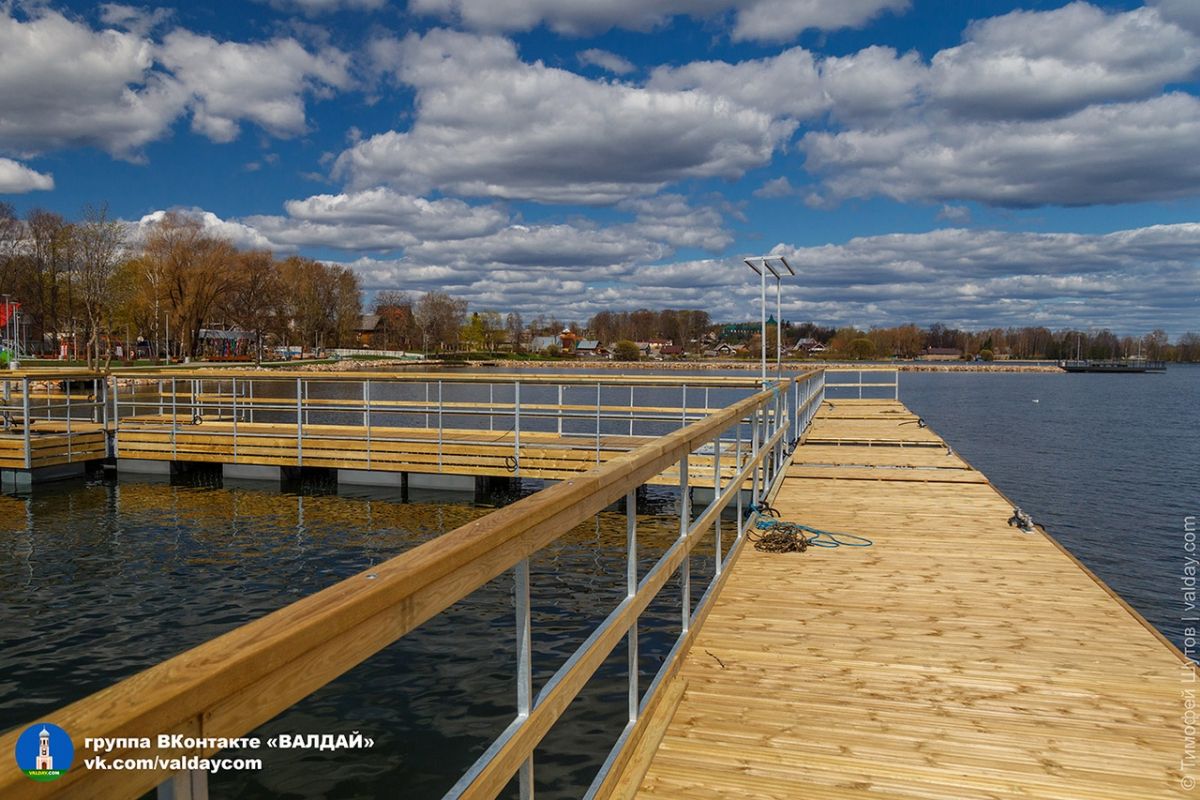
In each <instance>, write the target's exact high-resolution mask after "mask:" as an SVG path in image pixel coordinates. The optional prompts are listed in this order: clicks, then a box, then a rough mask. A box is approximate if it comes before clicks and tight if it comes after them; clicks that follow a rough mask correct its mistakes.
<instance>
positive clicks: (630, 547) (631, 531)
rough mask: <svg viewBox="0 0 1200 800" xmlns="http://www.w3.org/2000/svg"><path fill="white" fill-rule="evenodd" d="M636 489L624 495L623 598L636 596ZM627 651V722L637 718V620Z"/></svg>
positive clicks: (629, 638)
mask: <svg viewBox="0 0 1200 800" xmlns="http://www.w3.org/2000/svg"><path fill="white" fill-rule="evenodd" d="M637 584H638V556H637V489H634V490H633V491H631V492H629V493H628V494H626V495H625V596H626V597H633V596H634V595H636V594H637ZM626 637H627V641H628V648H627V649H628V650H629V721H630V722H636V721H637V718H638V701H639V699H640V698H639V689H640V687H639V685H638V620H637V619H635V620H634V621H633V623H632V624H631V625H630V626H629V633H628V634H626Z"/></svg>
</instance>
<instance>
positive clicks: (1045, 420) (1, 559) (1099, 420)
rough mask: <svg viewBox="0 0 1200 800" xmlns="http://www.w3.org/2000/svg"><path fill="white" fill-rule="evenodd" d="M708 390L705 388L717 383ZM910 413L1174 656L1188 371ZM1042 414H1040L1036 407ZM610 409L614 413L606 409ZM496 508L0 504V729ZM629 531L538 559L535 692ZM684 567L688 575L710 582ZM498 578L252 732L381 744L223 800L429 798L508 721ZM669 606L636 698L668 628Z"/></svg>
mask: <svg viewBox="0 0 1200 800" xmlns="http://www.w3.org/2000/svg"><path fill="white" fill-rule="evenodd" d="M707 374H711V373H707ZM901 398H902V399H903V400H904V401H905V402H906V403H908V404H909V406H910V407H911V408H912V409H913V410H914V411H916V412H917V413H919V414H921V415H922V416H924V417H925V418H926V420H928V421H929V423H930V424H931V425H932V427H933V428H934V430H936V431H937V432H938V433H939V434H941V435H942V436H943V437H945V438H946V439H947V440H948V441H949V442H950V443H951V444H952V445H953V446H954V448H955V449H956V450H957V451H958V452H959V453H960V454H961V455H962V456H963V457H965V458H966V459H967V460H968V461H970V462H971V463H972V464H974V465H975V466H976V467H977V468H979V469H980V470H982V471H983V472H984V473H985V474H986V475H988V477H989V478H991V479H992V481H993V482H994V483H995V484H996V485H997V486H998V487H999V488H1001V489H1002V490H1003V491H1004V492H1005V493H1006V494H1008V495H1009V496H1010V497H1011V498H1013V499H1014V501H1015V502H1018V503H1019V504H1020V505H1021V506H1022V507H1023V508H1024V509H1025V510H1026V511H1028V512H1029V513H1031V514H1032V515H1033V517H1034V519H1035V520H1036V521H1038V522H1040V523H1042V524H1044V525H1045V526H1046V527H1047V528H1048V530H1049V531H1050V532H1051V533H1052V534H1053V535H1055V536H1056V537H1057V538H1058V539H1059V540H1060V541H1062V542H1063V543H1064V544H1065V545H1066V546H1067V547H1068V548H1070V549H1071V551H1072V552H1074V553H1075V554H1076V555H1077V556H1078V557H1079V558H1080V559H1081V560H1082V561H1083V562H1084V563H1086V564H1087V565H1088V566H1089V567H1091V568H1092V569H1094V570H1095V571H1096V572H1097V573H1098V574H1099V575H1100V576H1101V577H1102V578H1104V579H1105V580H1106V581H1107V582H1108V583H1109V585H1111V586H1112V587H1113V588H1114V589H1116V590H1117V591H1118V592H1120V593H1121V594H1122V595H1123V596H1124V597H1125V598H1126V599H1128V600H1129V601H1130V603H1132V604H1133V605H1134V606H1135V607H1136V608H1137V609H1138V610H1139V611H1141V612H1142V613H1143V614H1144V615H1145V616H1146V617H1147V618H1149V619H1150V620H1151V621H1152V622H1153V623H1154V624H1155V625H1157V626H1158V627H1159V628H1160V629H1161V630H1163V631H1164V632H1165V633H1166V634H1167V635H1168V636H1170V637H1171V638H1172V639H1173V640H1175V641H1177V642H1178V641H1179V640H1180V639H1181V631H1182V625H1181V622H1180V617H1181V613H1182V601H1181V599H1180V593H1179V577H1180V576H1181V574H1182V568H1183V564H1184V550H1183V525H1184V522H1183V520H1184V517H1185V516H1186V515H1189V514H1192V515H1195V514H1200V471H1198V470H1197V463H1198V459H1197V455H1198V454H1200V369H1197V368H1188V367H1172V368H1171V370H1170V371H1169V372H1167V373H1166V374H1165V375H1062V374H1011V373H1006V374H980V373H905V374H903V375H902V376H901ZM1034 401H1037V402H1034ZM606 402H607V401H606ZM506 499H508V498H503V497H497V498H485V499H484V500H485V502H483V503H481V502H478V501H477V499H476V498H475V497H473V496H452V495H447V494H445V493H438V494H425V495H421V494H420V493H417V492H413V493H412V494H410V496H409V498H408V502H402V501H401V499H400V497H398V496H396V495H391V494H385V493H379V492H363V491H353V490H345V489H343V490H342V493H341V494H340V495H328V494H326V495H322V494H295V493H281V492H279V491H278V490H275V489H271V488H262V487H257V486H252V485H243V486H233V485H227V486H224V487H215V486H171V485H168V484H162V483H145V482H121V483H114V482H94V483H89V484H86V485H84V484H69V485H62V486H53V487H46V488H40V487H39V490H38V491H37V492H35V493H34V494H33V495H32V496H30V497H6V496H0V640H2V642H3V647H2V649H0V730H7V729H9V728H11V727H14V726H16V725H18V724H21V723H24V722H27V721H29V720H31V719H34V718H40V717H44V716H48V715H49V714H50V712H51V711H52V710H53V709H55V708H57V707H59V706H61V705H62V704H64V703H66V702H69V701H71V700H75V699H78V698H80V697H83V696H85V695H87V694H89V693H91V692H93V691H96V690H98V689H100V688H103V687H104V686H107V685H110V684H111V683H113V682H115V681H117V680H119V679H121V678H123V677H126V676H128V675H130V674H132V673H134V672H136V671H138V670H140V669H143V668H145V667H147V666H150V665H152V664H154V663H157V662H158V661H161V660H162V659H164V658H167V657H169V656H171V655H173V654H175V653H177V652H180V651H181V650H183V649H186V648H187V647H190V646H193V645H195V644H199V643H200V642H203V641H205V640H207V639H209V638H212V637H213V636H216V635H218V634H220V633H222V632H224V631H227V630H230V629H232V628H233V627H236V626H237V625H239V624H242V623H244V622H247V621H249V620H251V619H255V618H257V617H259V616H262V615H263V614H265V613H267V612H269V611H272V610H274V609H277V608H280V607H282V606H284V605H286V604H287V603H289V602H292V601H294V600H296V599H298V598H300V597H302V596H305V595H307V594H310V593H312V592H314V591H317V590H319V589H321V588H323V587H325V586H329V585H331V584H333V583H335V582H337V581H338V580H340V579H342V578H345V577H348V576H350V575H353V574H355V573H357V572H359V571H361V570H363V569H366V568H368V567H369V566H371V565H372V564H377V563H379V562H380V561H383V560H385V559H387V558H390V557H391V556H394V555H396V554H397V553H400V552H403V551H404V550H406V549H408V548H410V547H412V546H414V545H415V544H417V543H419V542H422V541H425V540H427V539H429V538H431V537H434V536H437V535H439V534H441V533H444V532H446V531H448V530H451V529H453V528H454V527H457V526H458V525H461V524H463V523H464V522H466V521H468V520H471V519H474V518H477V517H478V516H480V515H482V514H485V513H487V512H488V511H489V510H490V508H489V507H488V506H489V505H490V504H492V503H502V502H505V501H506ZM640 511H641V528H640V531H641V538H642V543H643V553H642V555H643V558H642V562H643V565H644V566H643V570H644V569H645V567H646V566H648V565H649V564H650V563H652V562H653V560H655V559H656V558H657V557H658V555H659V554H661V552H662V551H663V550H664V549H665V548H666V546H668V544H669V542H670V541H671V540H672V539H673V538H674V536H675V535H677V525H678V522H677V518H676V517H675V498H674V497H673V496H672V495H671V493H669V492H661V493H657V494H654V495H652V496H651V497H650V498H649V500H648V502H647V505H646V506H645V507H643V508H642V509H640ZM623 564H624V516H623V515H622V514H619V513H616V512H612V513H605V514H602V515H600V517H599V518H598V519H597V520H596V521H595V522H590V523H587V524H585V525H582V526H580V528H578V529H577V530H575V531H572V532H571V533H570V534H568V535H566V536H564V537H563V538H562V540H560V541H559V542H558V543H556V544H555V545H554V546H552V547H550V548H547V550H545V551H543V552H542V553H540V554H539V555H538V557H537V559H536V560H535V562H534V565H533V587H534V588H533V593H534V629H533V630H534V644H535V652H536V654H537V657H536V661H535V681H536V683H537V684H538V685H540V684H541V683H544V681H545V680H546V678H547V677H548V676H549V675H550V674H551V672H552V671H553V669H554V668H556V667H557V666H558V665H559V664H560V663H561V661H562V660H563V659H564V658H565V657H566V656H567V655H568V654H569V653H570V651H571V650H573V649H574V648H575V647H576V646H577V645H578V644H579V643H580V642H581V641H582V639H583V637H584V636H585V635H586V633H587V632H588V631H589V630H590V629H591V627H592V626H594V625H595V624H596V623H597V622H599V621H600V619H601V618H602V617H603V614H604V613H605V612H606V611H607V609H609V608H611V607H612V606H613V605H615V604H616V602H617V601H618V599H619V597H620V595H621V593H622V591H623ZM711 566H712V564H711V559H709V558H706V557H703V556H702V557H697V558H696V559H695V560H694V562H693V574H694V575H699V576H700V577H701V578H703V577H704V576H706V575H707V574H709V572H710V571H711ZM511 588H512V587H511V579H510V578H509V577H507V576H503V577H501V578H498V579H496V580H495V581H493V582H492V583H491V584H489V585H488V586H486V587H484V588H483V589H481V590H479V591H478V592H476V593H474V594H473V595H472V596H471V597H469V598H467V599H466V600H464V601H463V602H461V603H459V604H458V605H456V606H455V607H454V608H452V609H451V610H450V611H449V612H447V613H446V614H443V615H441V616H440V617H438V618H437V619H436V620H434V621H433V622H431V623H429V624H427V625H425V626H423V627H422V628H420V629H418V630H417V631H416V632H414V633H413V634H412V635H410V636H408V637H405V639H403V640H402V641H401V642H399V643H397V644H396V645H393V646H391V647H389V648H387V649H385V650H384V651H382V652H381V653H379V654H378V655H376V656H374V657H373V658H371V659H369V660H368V661H367V662H365V663H364V664H362V665H360V666H359V667H357V668H356V669H354V670H352V671H351V672H350V673H347V674H346V675H345V676H343V677H342V678H340V679H339V680H337V681H335V682H333V683H332V684H330V685H329V686H327V687H325V688H324V689H322V690H320V691H318V692H317V693H316V694H314V695H313V696H312V697H310V698H308V699H307V700H305V701H303V702H301V703H299V704H298V705H296V706H295V707H293V708H292V709H290V710H289V711H287V712H285V713H284V714H283V715H281V716H280V717H279V718H277V719H275V720H273V721H271V722H270V723H268V724H267V725H265V726H264V727H263V729H262V730H261V731H260V734H261V735H264V736H266V735H272V734H277V733H284V732H288V733H342V732H344V733H349V732H350V731H352V730H357V731H362V732H363V733H364V734H366V735H368V736H372V737H373V738H374V739H375V740H376V742H377V746H376V748H375V749H374V750H371V751H361V752H349V753H346V752H341V753H316V752H309V751H271V750H263V751H260V752H259V753H258V754H257V755H260V756H262V757H263V758H264V761H265V768H264V769H263V770H262V771H261V772H248V773H237V774H226V775H221V776H217V777H216V778H214V779H213V781H212V783H211V788H212V795H213V797H215V798H220V797H251V798H257V797H284V798H315V797H339V798H351V797H391V796H398V795H397V791H398V787H404V791H403V796H404V797H406V798H424V797H440V796H441V794H442V793H443V792H444V791H445V790H446V789H447V788H448V787H449V785H450V784H451V783H452V782H453V781H454V779H455V778H457V776H458V775H459V774H460V773H461V772H462V771H463V770H464V769H465V768H466V767H467V766H469V765H470V763H471V762H472V761H473V760H474V758H475V757H476V756H477V755H478V754H479V752H480V751H481V749H482V748H483V747H484V746H485V745H486V744H487V743H488V742H489V741H490V740H491V739H492V738H493V737H494V736H495V735H496V734H497V733H499V731H500V730H501V729H502V728H503V727H504V725H505V724H507V722H508V721H509V720H510V719H511V717H512V715H513V713H514V709H515V702H514V690H513V668H514V661H515V657H514V649H513V611H512V600H511ZM678 615H679V606H678V593H677V588H676V587H674V585H673V584H672V585H669V586H668V588H667V589H665V590H664V592H663V595H662V597H661V599H660V600H659V601H658V602H657V603H656V604H655V606H654V607H653V608H652V610H651V612H650V614H649V616H648V618H647V621H646V622H645V623H644V626H643V631H642V636H641V644H640V647H641V654H642V664H641V673H642V675H643V686H644V685H645V684H646V683H648V680H649V676H650V675H652V674H653V672H654V670H655V669H657V667H658V665H659V664H660V663H661V658H662V656H663V654H664V653H665V652H666V650H667V648H668V647H669V646H670V643H671V641H672V639H673V637H674V636H675V635H676V634H677V632H678V621H677V619H678ZM625 658H626V655H625V651H624V647H623V646H621V647H618V648H617V651H616V652H615V653H614V654H613V657H612V658H610V660H609V662H608V663H607V664H606V665H605V666H604V668H603V669H602V671H601V674H600V676H599V678H598V679H597V680H596V681H594V682H593V684H592V685H590V686H589V687H588V689H587V690H585V692H584V694H583V695H582V696H581V697H580V699H579V700H578V701H577V702H576V703H575V704H574V705H573V706H572V708H571V710H570V712H569V713H568V715H567V717H566V718H564V719H563V720H562V722H560V724H559V726H558V727H557V728H556V729H555V730H554V731H553V732H552V733H551V735H550V736H549V737H547V740H546V741H547V743H546V746H545V747H544V748H543V749H542V750H541V751H539V753H538V754H537V762H538V770H537V777H538V783H539V785H538V793H539V795H543V796H546V797H562V798H568V797H576V796H578V795H579V793H580V792H581V790H582V787H583V786H586V784H587V782H588V781H589V780H590V777H591V775H592V774H593V773H594V771H595V769H596V768H597V766H598V759H600V758H602V757H603V754H604V753H606V752H607V749H608V747H609V746H610V745H611V743H612V741H613V740H614V739H615V737H616V735H617V733H618V732H619V730H620V728H621V726H622V724H623V722H624V692H625V677H624V673H625V666H624V665H625Z"/></svg>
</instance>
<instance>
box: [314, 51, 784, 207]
mask: <svg viewBox="0 0 1200 800" xmlns="http://www.w3.org/2000/svg"><path fill="white" fill-rule="evenodd" d="M372 53H373V58H374V60H375V61H376V62H377V63H381V64H392V65H394V66H395V68H396V71H397V78H398V79H399V80H400V81H402V82H404V83H406V84H409V85H411V86H413V87H415V88H416V90H417V100H416V111H417V115H416V119H415V121H414V122H413V124H412V127H411V129H410V130H408V131H404V132H399V131H389V132H387V133H382V134H378V135H376V136H373V137H371V138H369V139H366V140H364V141H362V142H360V143H358V144H356V145H355V146H354V147H352V148H350V149H349V150H347V151H345V152H344V153H342V155H341V156H340V157H339V158H338V161H337V165H336V169H335V175H338V176H341V177H344V178H346V179H348V180H349V181H350V184H351V186H352V187H355V188H357V187H363V186H369V185H375V184H380V183H387V184H389V185H391V186H394V187H395V188H397V189H399V190H401V191H406V192H413V193H423V192H425V191H427V190H429V189H430V188H432V187H436V188H440V189H442V190H444V191H449V192H453V193H455V194H460V195H469V196H490V197H504V198H523V199H533V200H539V201H544V202H576V203H612V202H616V201H618V200H621V199H623V198H626V197H629V196H634V195H640V194H652V193H654V192H656V191H658V189H660V188H661V187H662V186H664V185H665V184H667V183H670V182H673V181H678V180H682V179H684V178H690V177H727V178H735V177H738V176H739V175H741V174H742V172H744V171H745V170H746V169H748V168H750V167H753V166H758V165H761V164H764V163H766V162H767V161H768V160H769V159H770V157H771V154H772V153H773V151H774V149H775V146H776V145H777V144H778V143H779V142H780V141H781V140H783V139H784V138H786V137H787V136H789V135H790V134H791V131H792V130H793V129H794V124H792V123H788V122H781V121H779V120H773V119H772V118H771V117H770V116H769V115H768V114H765V113H762V112H758V111H754V110H752V109H748V108H745V107H743V106H740V105H738V104H736V103H734V102H731V101H729V100H727V99H725V98H718V97H713V96H711V95H709V94H705V93H701V92H668V91H656V90H651V89H643V88H637V87H633V86H628V85H625V84H620V83H609V82H605V81H590V80H587V79H586V78H583V77H581V76H579V75H576V74H574V73H572V72H568V71H566V70H561V69H555V68H552V67H547V66H546V65H544V64H542V63H541V62H535V63H532V64H529V63H524V62H522V61H521V60H520V59H519V58H518V56H517V53H516V49H515V47H514V45H513V43H512V42H510V41H509V40H507V39H503V38H499V37H492V36H482V37H480V36H473V35H469V34H462V33H454V32H449V31H433V32H430V33H428V34H426V35H425V36H424V37H418V36H415V35H412V36H409V37H408V38H406V39H404V40H402V41H381V42H376V43H375V45H374V46H373V47H372Z"/></svg>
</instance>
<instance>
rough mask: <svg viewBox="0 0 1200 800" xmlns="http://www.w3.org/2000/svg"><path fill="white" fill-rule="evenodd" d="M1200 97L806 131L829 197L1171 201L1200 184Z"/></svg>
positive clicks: (1024, 203) (1022, 203) (1003, 202)
mask: <svg viewBox="0 0 1200 800" xmlns="http://www.w3.org/2000/svg"><path fill="white" fill-rule="evenodd" d="M1197 141H1200V100H1198V99H1197V98H1195V97H1193V96H1191V95H1187V94H1182V93H1173V94H1168V95H1164V96H1162V97H1158V98H1154V99H1152V100H1145V101H1141V102H1135V103H1118V104H1111V105H1097V106H1089V107H1088V108H1085V109H1083V110H1082V111H1079V112H1077V113H1075V114H1072V115H1070V116H1067V117H1063V118H1061V119H1052V120H1036V121H1020V122H1005V123H960V124H953V125H951V124H945V125H938V124H934V123H932V122H930V121H926V120H918V121H915V122H913V123H911V124H908V125H906V126H898V127H895V128H892V129H887V130H850V131H844V132H841V133H828V132H813V133H809V134H806V135H805V137H804V139H803V141H802V147H803V149H804V151H805V152H806V153H807V156H808V160H807V164H806V166H807V167H808V169H809V170H811V171H814V172H817V173H818V174H821V175H823V176H824V178H825V186H826V188H827V190H828V195H827V199H828V198H832V199H835V200H836V199H840V198H844V197H856V196H869V195H883V196H886V197H891V198H893V199H895V200H900V201H910V200H924V201H938V202H946V201H950V200H977V201H980V202H983V203H988V204H991V205H996V206H1010V207H1028V206H1036V205H1043V204H1057V205H1067V206H1082V205H1094V204H1103V203H1128V202H1138V201H1149V200H1166V199H1171V198H1177V197H1186V196H1192V195H1195V194H1196V192H1197V186H1200V161H1197V159H1196V158H1195V152H1196V142H1197Z"/></svg>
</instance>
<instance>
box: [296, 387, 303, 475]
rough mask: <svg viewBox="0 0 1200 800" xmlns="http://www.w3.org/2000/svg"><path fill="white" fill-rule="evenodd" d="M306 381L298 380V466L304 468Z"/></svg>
mask: <svg viewBox="0 0 1200 800" xmlns="http://www.w3.org/2000/svg"><path fill="white" fill-rule="evenodd" d="M303 384H304V381H303V379H302V378H296V466H297V467H302V466H304V385H303Z"/></svg>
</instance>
